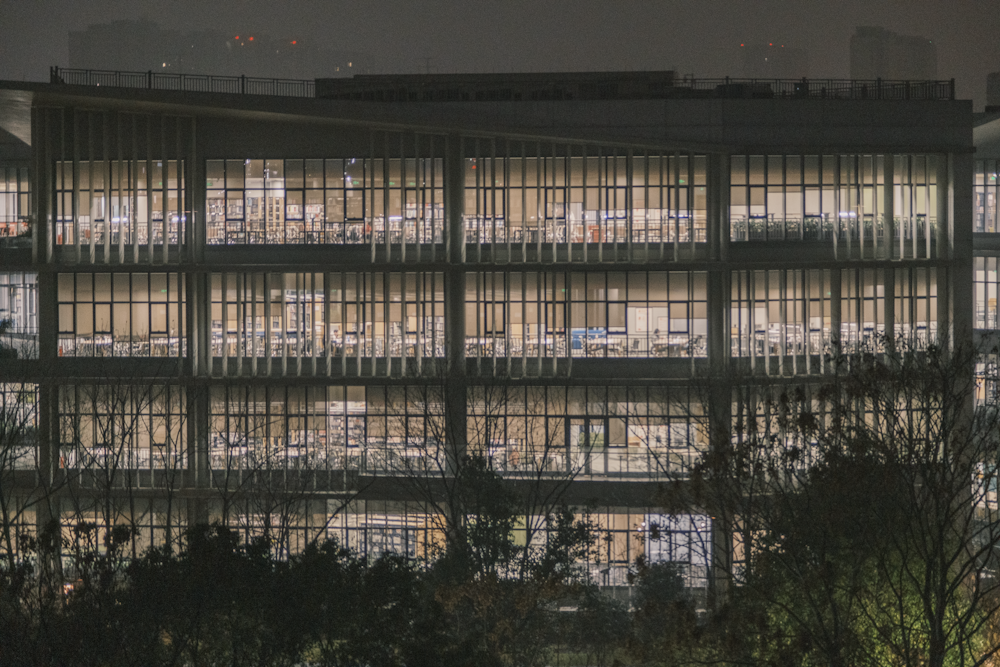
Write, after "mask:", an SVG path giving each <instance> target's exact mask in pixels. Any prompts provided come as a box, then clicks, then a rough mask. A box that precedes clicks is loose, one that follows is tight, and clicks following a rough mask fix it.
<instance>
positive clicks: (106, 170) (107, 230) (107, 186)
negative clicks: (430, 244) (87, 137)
mask: <svg viewBox="0 0 1000 667" xmlns="http://www.w3.org/2000/svg"><path fill="white" fill-rule="evenodd" d="M101 146H102V148H103V149H104V150H103V152H102V154H101V171H102V172H103V175H104V179H103V180H104V206H103V213H104V257H105V261H106V262H109V263H110V257H111V165H112V164H113V162H112V160H111V123H110V121H109V119H108V112H107V111H104V112H102V113H101ZM118 236H119V239H120V237H121V233H120V232H119V234H118ZM119 242H120V240H119ZM121 261H122V253H121V249H119V251H118V262H119V263H121Z"/></svg>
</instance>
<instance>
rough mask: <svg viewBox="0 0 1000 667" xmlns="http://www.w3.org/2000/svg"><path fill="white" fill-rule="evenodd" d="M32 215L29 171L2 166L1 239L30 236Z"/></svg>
mask: <svg viewBox="0 0 1000 667" xmlns="http://www.w3.org/2000/svg"><path fill="white" fill-rule="evenodd" d="M30 215H31V188H30V186H29V184H28V169H27V168H26V167H4V166H0V239H4V238H9V237H12V236H13V237H16V236H24V235H26V234H28V233H29V227H28V220H29V217H30Z"/></svg>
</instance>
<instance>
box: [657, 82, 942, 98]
mask: <svg viewBox="0 0 1000 667" xmlns="http://www.w3.org/2000/svg"><path fill="white" fill-rule="evenodd" d="M674 86H675V88H688V89H691V90H693V91H699V92H702V93H707V94H708V95H707V96H710V97H724V98H786V99H787V98H793V99H794V98H807V99H848V100H865V99H869V100H954V99H955V80H954V79H950V80H947V81H892V80H888V79H732V78H729V77H726V78H724V79H697V78H694V77H681V78H680V79H676V80H675V81H674Z"/></svg>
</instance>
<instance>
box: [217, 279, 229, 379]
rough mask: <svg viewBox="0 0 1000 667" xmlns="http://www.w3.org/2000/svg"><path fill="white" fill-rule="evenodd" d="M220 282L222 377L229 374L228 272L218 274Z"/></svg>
mask: <svg viewBox="0 0 1000 667" xmlns="http://www.w3.org/2000/svg"><path fill="white" fill-rule="evenodd" d="M219 280H220V282H221V283H222V294H221V296H220V299H219V301H220V305H221V306H222V377H227V376H228V375H229V273H227V272H222V273H220V274H219Z"/></svg>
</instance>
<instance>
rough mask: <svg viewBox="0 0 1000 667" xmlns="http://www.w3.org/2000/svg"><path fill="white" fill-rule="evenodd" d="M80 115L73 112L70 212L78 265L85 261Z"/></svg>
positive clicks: (63, 185) (64, 175)
mask: <svg viewBox="0 0 1000 667" xmlns="http://www.w3.org/2000/svg"><path fill="white" fill-rule="evenodd" d="M80 113H81V112H80V111H79V110H76V109H74V110H73V117H72V132H73V143H72V146H71V147H70V150H71V151H72V164H71V168H72V180H73V184H72V190H71V192H72V194H71V195H70V211H69V214H70V219H71V220H72V224H73V244H74V245H75V246H76V263H77V264H79V263H81V262H82V261H83V252H82V249H81V247H80V137H79V134H80V122H79V120H80V119H79V117H80ZM62 157H63V159H62V164H63V168H62V176H63V182H62V183H61V186H62V188H63V191H65V188H66V156H65V155H63V156H62ZM60 199H62V201H61V202H60V204H62V209H63V219H64V220H65V219H66V205H65V202H66V198H65V196H62V197H60ZM91 236H93V232H91Z"/></svg>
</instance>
